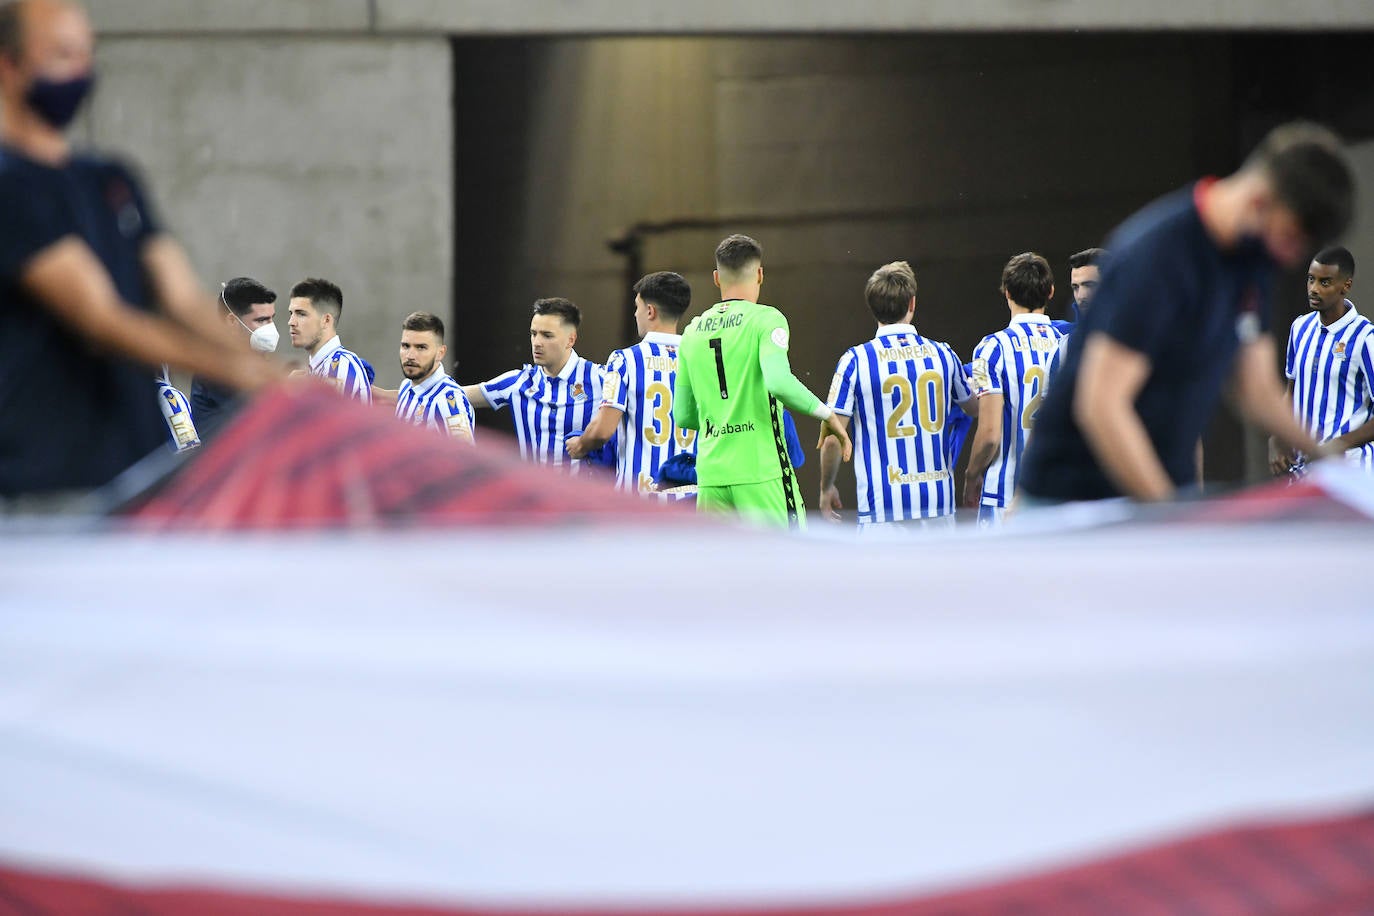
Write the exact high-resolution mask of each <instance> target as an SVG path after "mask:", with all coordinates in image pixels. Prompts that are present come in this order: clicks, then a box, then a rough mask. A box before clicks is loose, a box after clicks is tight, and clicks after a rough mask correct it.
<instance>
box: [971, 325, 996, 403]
mask: <svg viewBox="0 0 1374 916" xmlns="http://www.w3.org/2000/svg"><path fill="white" fill-rule="evenodd" d="M1002 388H1003V385H1002V346H1001V344H999V343H998V342H997V337H996V336H995V335H993V334H989V335H988V336H987V337H984V338H983V339H982V340H981V341H980V342H979V344H978V346H977V347H975V348H974V350H973V393H974V394H978V395H984V394H1002V393H1003V392H1002Z"/></svg>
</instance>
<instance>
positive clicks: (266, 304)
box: [191, 277, 281, 441]
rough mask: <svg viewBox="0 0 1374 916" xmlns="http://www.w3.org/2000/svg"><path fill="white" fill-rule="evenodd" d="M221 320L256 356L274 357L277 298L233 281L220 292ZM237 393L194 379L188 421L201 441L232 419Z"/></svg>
mask: <svg viewBox="0 0 1374 916" xmlns="http://www.w3.org/2000/svg"><path fill="white" fill-rule="evenodd" d="M219 300H220V305H221V309H220V312H221V318H222V319H223V321H224V323H225V325H226V326H227V327H228V328H229V332H230V333H231V334H236V336H237V337H238V338H239V340H240V341H241V342H242V344H243V346H244V347H245V348H247V349H248V350H251V351H253V352H255V353H263V354H267V353H275V352H276V350H277V345H278V343H280V342H281V332H280V331H278V330H277V325H276V323H275V318H276V316H277V294H276V293H275V292H273V291H272V290H270V289H268V288H267V287H266V286H263V285H262V284H261V283H259V282H258V281H257V280H254V279H253V278H252V277H235V278H234V279H232V280H230V281H229V282H228V283H225V284H224V288H223V289H221V290H220V291H219ZM239 404H240V398H239V393H238V392H237V391H234V390H233V389H232V388H226V387H224V386H223V385H216V384H215V383H214V382H210V381H207V380H205V379H202V378H200V377H199V376H197V377H196V378H195V379H194V380H193V381H192V383H191V417H192V419H193V420H194V421H195V424H196V431H197V432H199V433H200V438H201V440H202V441H208V440H209V439H210V438H211V437H213V436H214V435H215V434H216V433H217V432H219V430H220V428H221V427H222V426H223V425H224V424H225V423H226V422H227V421H228V420H229V418H230V417H232V416H233V414H234V412H235V411H236V410H237V408H238V407H239Z"/></svg>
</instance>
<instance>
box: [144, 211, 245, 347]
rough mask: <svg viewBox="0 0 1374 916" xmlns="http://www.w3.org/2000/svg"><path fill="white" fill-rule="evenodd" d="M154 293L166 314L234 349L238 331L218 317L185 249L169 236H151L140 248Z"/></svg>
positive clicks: (202, 335)
mask: <svg viewBox="0 0 1374 916" xmlns="http://www.w3.org/2000/svg"><path fill="white" fill-rule="evenodd" d="M140 258H141V260H142V262H143V269H144V271H145V273H146V274H147V276H148V282H149V285H150V286H151V287H152V292H153V296H154V297H155V298H156V300H157V303H158V305H159V306H160V307H161V308H162V311H163V313H164V314H165V315H167V316H168V317H169V318H171V319H172V320H173V321H175V322H176V323H177V324H179V325H181V326H182V327H184V328H186V329H187V330H188V331H190V332H191V333H192V334H195V335H197V336H199V337H201V338H203V339H205V340H207V341H210V342H212V343H216V344H218V345H220V346H222V347H224V348H225V349H226V351H228V352H237V351H238V347H237V343H238V336H237V333H236V332H235V331H233V330H231V329H230V328H229V326H228V325H226V324H225V323H224V322H223V321H221V320H220V319H219V314H218V309H219V308H220V306H218V305H217V303H216V302H215V300H214V299H212V298H211V297H209V296H207V295H206V294H205V291H204V290H203V289H202V288H201V285H200V278H199V277H197V276H196V271H195V268H194V267H192V266H191V259H190V258H189V257H188V256H187V255H186V249H184V248H182V247H181V244H180V243H179V242H178V241H177V240H176V239H174V238H172V237H171V236H170V235H162V234H159V235H154V236H153V237H152V238H150V239H148V241H147V242H145V243H144V245H143V248H142V250H141V251H140Z"/></svg>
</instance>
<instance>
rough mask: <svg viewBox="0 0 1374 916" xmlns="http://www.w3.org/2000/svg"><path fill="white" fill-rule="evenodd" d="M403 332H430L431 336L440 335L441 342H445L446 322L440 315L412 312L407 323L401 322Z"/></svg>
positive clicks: (406, 320)
mask: <svg viewBox="0 0 1374 916" xmlns="http://www.w3.org/2000/svg"><path fill="white" fill-rule="evenodd" d="M401 330H402V331H429V332H430V333H431V334H435V335H438V337H439V342H440V343H442V342H443V340H444V322H443V320H442V319H440V318H439V316H438V315H431V314H430V313H429V312H411V313H410V314H409V315H407V316H406V318H405V321H402V322H401Z"/></svg>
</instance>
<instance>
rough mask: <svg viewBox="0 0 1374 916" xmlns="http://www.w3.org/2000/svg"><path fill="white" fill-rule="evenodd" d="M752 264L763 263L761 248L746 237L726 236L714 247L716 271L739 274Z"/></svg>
mask: <svg viewBox="0 0 1374 916" xmlns="http://www.w3.org/2000/svg"><path fill="white" fill-rule="evenodd" d="M753 263H759V264H762V263H763V246H762V245H760V244H759V243H758V242H756V241H754V240H753V239H751V238H750V237H749V236H747V235H739V234H736V235H727V236H726V237H725V238H723V239H721V241H720V244H719V245H717V246H716V269H717V270H724V271H726V272H727V273H732V274H735V273H739V272H740V271H741V270H743V269H744V268H746V267H748V266H749V265H750V264H753Z"/></svg>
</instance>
